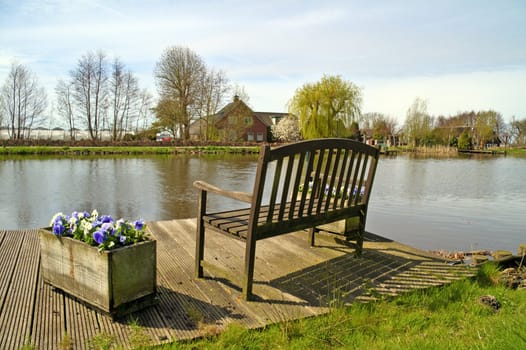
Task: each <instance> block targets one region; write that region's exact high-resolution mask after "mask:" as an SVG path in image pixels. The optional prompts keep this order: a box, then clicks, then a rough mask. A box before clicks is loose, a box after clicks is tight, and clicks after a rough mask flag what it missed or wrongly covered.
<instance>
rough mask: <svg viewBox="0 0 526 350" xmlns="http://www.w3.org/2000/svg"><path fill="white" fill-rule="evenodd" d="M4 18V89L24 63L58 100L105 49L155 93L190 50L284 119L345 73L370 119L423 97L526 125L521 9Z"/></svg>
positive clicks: (57, 9)
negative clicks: (164, 69)
mask: <svg viewBox="0 0 526 350" xmlns="http://www.w3.org/2000/svg"><path fill="white" fill-rule="evenodd" d="M0 12H1V13H0V48H2V49H0V85H1V84H2V83H3V81H4V80H5V76H6V74H7V71H8V68H9V66H10V64H11V62H12V60H13V59H18V60H19V61H21V62H22V63H27V64H29V65H30V67H31V69H32V70H33V71H34V72H35V73H36V74H37V76H38V77H39V79H40V81H41V82H42V83H43V84H44V85H45V86H46V87H47V88H48V93H49V95H50V96H52V91H53V88H54V85H55V84H56V79H57V78H59V77H65V76H67V74H68V71H69V70H71V69H73V68H74V67H75V65H76V63H77V60H78V59H79V58H80V57H81V56H82V55H83V54H85V53H87V52H88V51H94V50H98V49H102V50H104V51H105V52H106V53H107V54H108V55H109V56H112V57H115V56H118V57H120V58H121V59H122V61H123V62H124V63H125V64H127V65H128V66H130V67H131V68H132V70H133V71H134V72H135V73H136V74H137V75H138V76H139V78H140V81H141V84H144V85H143V86H145V87H147V88H149V89H151V90H152V92H154V91H155V86H154V83H153V77H152V75H153V68H154V66H155V63H156V62H157V61H158V60H159V58H160V56H161V54H162V52H163V50H164V49H166V48H167V47H169V46H173V45H182V46H188V47H189V48H190V49H192V50H193V51H195V52H196V53H198V54H199V55H201V56H202V57H203V59H204V60H205V62H206V63H207V64H208V65H209V66H211V67H213V68H216V69H223V70H224V71H225V72H226V74H227V76H228V77H229V78H230V80H231V81H233V82H235V83H239V84H241V85H244V86H245V87H246V88H247V92H248V93H249V94H251V96H252V97H251V101H250V102H251V103H252V104H253V106H254V107H255V108H257V109H259V110H267V111H272V110H276V111H282V110H284V108H285V105H286V103H287V101H288V100H289V99H290V98H291V97H292V95H293V93H294V91H295V89H296V88H299V87H301V86H302V85H303V84H304V83H306V82H312V81H316V80H318V79H319V78H320V77H321V76H322V75H323V74H338V75H341V76H342V77H343V78H345V79H349V80H351V81H353V82H355V83H357V84H358V85H360V86H363V88H364V108H363V109H364V111H379V112H383V113H386V114H391V115H393V116H397V117H398V118H401V119H404V118H405V111H406V110H407V108H408V107H409V105H410V104H411V103H412V102H413V100H414V98H415V97H417V96H420V97H423V98H428V99H429V109H430V112H432V113H434V114H452V113H455V112H456V111H458V110H466V109H478V108H494V109H497V110H499V109H500V110H499V111H501V112H502V113H503V114H504V115H505V117H507V116H508V115H510V114H516V115H521V114H522V115H524V116H526V105H524V103H521V101H524V100H526V99H525V98H524V94H522V93H521V92H520V91H524V90H526V89H524V84H521V83H520V81H519V78H522V77H524V74H523V73H519V74H515V73H516V72H524V71H525V70H526V64H525V62H526V26H524V25H523V21H522V19H523V18H524V17H525V16H526V6H525V5H524V4H522V5H521V4H520V3H508V2H500V3H498V4H497V3H494V4H491V6H489V5H485V4H480V3H479V2H469V1H468V2H457V1H447V0H444V1H441V2H439V3H436V2H434V3H428V2H418V1H401V2H381V3H378V2H375V3H373V4H369V3H368V2H362V1H337V0H326V1H324V2H318V1H295V0H283V1H273V0H269V1H265V2H260V1H255V2H251V1H248V2H247V1H241V0H225V1H223V2H210V1H192V2H179V1H177V2H171V1H163V0H155V1H152V2H147V3H144V4H143V3H141V2H136V1H125V0H121V1H111V2H107V1H70V0H32V1H27V0H20V1H19V2H16V3H15V2H9V3H8V4H7V3H6V4H5V5H4V3H0ZM480 18H485V20H484V21H478V20H475V19H480ZM484 72H486V73H484ZM521 89H522V90H521ZM487 105H492V106H493V107H491V106H490V107H483V106H487ZM479 106H480V107H479Z"/></svg>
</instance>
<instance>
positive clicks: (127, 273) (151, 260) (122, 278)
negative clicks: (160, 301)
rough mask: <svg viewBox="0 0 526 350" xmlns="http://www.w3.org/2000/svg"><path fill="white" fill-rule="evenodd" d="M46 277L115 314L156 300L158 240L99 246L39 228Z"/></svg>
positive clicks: (64, 288)
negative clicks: (105, 248)
mask: <svg viewBox="0 0 526 350" xmlns="http://www.w3.org/2000/svg"><path fill="white" fill-rule="evenodd" d="M39 233H40V254H41V260H40V264H41V272H42V278H43V280H44V282H46V283H48V284H50V285H52V286H54V287H56V288H58V289H61V290H63V291H64V292H66V293H68V294H70V295H72V296H74V297H76V298H78V299H79V300H81V301H83V302H85V303H87V304H88V306H91V307H93V308H96V309H98V310H100V311H102V312H104V313H106V314H108V315H110V316H112V317H113V318H117V317H121V316H123V315H126V314H128V313H130V312H134V311H137V310H139V309H142V308H144V307H146V306H150V305H152V304H154V303H155V302H156V297H155V293H156V285H157V283H156V267H157V263H156V241H155V240H152V241H145V242H141V243H138V244H134V245H130V246H126V247H122V248H117V249H114V250H108V251H102V252H99V251H98V249H97V247H92V246H90V245H88V244H86V243H84V242H81V241H78V240H75V239H72V238H69V237H57V236H56V235H54V234H53V232H51V231H50V230H49V229H41V230H40V231H39Z"/></svg>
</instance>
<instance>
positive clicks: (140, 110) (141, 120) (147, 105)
mask: <svg viewBox="0 0 526 350" xmlns="http://www.w3.org/2000/svg"><path fill="white" fill-rule="evenodd" d="M152 104H153V97H152V95H151V94H150V93H149V92H148V90H146V89H143V90H141V91H140V92H139V99H138V107H137V118H136V119H135V130H134V131H135V132H138V131H139V130H145V129H146V128H147V127H148V125H151V124H152V120H151V115H152V110H153V109H152Z"/></svg>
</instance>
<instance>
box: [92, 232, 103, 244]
mask: <svg viewBox="0 0 526 350" xmlns="http://www.w3.org/2000/svg"><path fill="white" fill-rule="evenodd" d="M93 239H94V240H95V242H97V243H98V244H102V242H104V231H103V230H98V231H95V232H94V233H93Z"/></svg>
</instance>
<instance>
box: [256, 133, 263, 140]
mask: <svg viewBox="0 0 526 350" xmlns="http://www.w3.org/2000/svg"><path fill="white" fill-rule="evenodd" d="M257 140H258V141H263V133H262V132H258V139H257Z"/></svg>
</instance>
